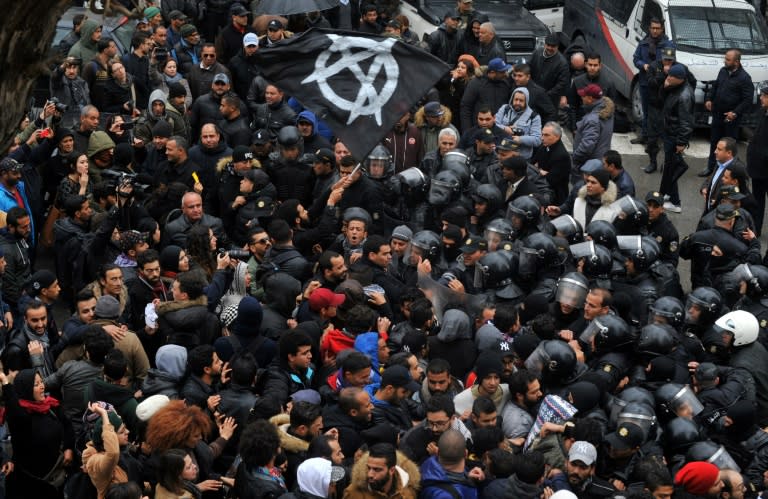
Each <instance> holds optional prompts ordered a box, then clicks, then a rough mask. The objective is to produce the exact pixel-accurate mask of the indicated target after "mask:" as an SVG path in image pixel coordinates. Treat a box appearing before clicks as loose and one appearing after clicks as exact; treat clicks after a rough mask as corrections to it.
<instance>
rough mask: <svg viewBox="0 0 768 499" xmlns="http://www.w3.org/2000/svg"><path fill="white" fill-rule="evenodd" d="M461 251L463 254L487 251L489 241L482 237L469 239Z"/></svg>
mask: <svg viewBox="0 0 768 499" xmlns="http://www.w3.org/2000/svg"><path fill="white" fill-rule="evenodd" d="M460 249H461V252H462V253H474V252H475V251H478V250H483V251H487V250H488V241H486V240H485V239H483V238H481V237H468V238H467V239H466V240H464V245H462V247H461V248H460Z"/></svg>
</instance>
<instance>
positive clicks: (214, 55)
mask: <svg viewBox="0 0 768 499" xmlns="http://www.w3.org/2000/svg"><path fill="white" fill-rule="evenodd" d="M203 57H205V58H206V59H208V58H209V57H216V54H203Z"/></svg>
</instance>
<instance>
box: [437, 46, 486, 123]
mask: <svg viewBox="0 0 768 499" xmlns="http://www.w3.org/2000/svg"><path fill="white" fill-rule="evenodd" d="M478 71H479V69H478V64H477V60H476V59H475V58H474V57H472V56H471V55H469V54H464V55H462V56H461V57H459V62H457V63H456V67H455V68H454V69H453V70H452V71H451V83H450V84H449V85H448V88H447V89H446V91H445V92H444V95H442V96H441V97H440V101H441V102H442V103H443V104H445V105H446V106H448V108H449V109H450V110H451V112H452V113H453V116H452V118H451V123H452V124H453V126H455V127H459V126H460V124H461V109H460V108H461V98H462V97H463V96H464V90H466V88H467V85H468V84H469V82H470V80H472V78H474V77H476V76H477V75H478Z"/></svg>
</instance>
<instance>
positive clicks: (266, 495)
mask: <svg viewBox="0 0 768 499" xmlns="http://www.w3.org/2000/svg"><path fill="white" fill-rule="evenodd" d="M286 492H288V491H287V490H286V489H285V488H283V487H282V486H281V485H280V484H279V483H277V482H276V481H274V480H272V479H271V478H270V477H268V476H264V475H261V474H258V473H255V472H254V470H250V469H248V467H247V466H246V465H245V463H240V466H238V467H237V473H236V474H235V497H237V498H238V499H277V498H278V497H280V496H281V495H283V494H285V493H286Z"/></svg>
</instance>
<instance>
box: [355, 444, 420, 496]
mask: <svg viewBox="0 0 768 499" xmlns="http://www.w3.org/2000/svg"><path fill="white" fill-rule="evenodd" d="M367 466H368V453H367V452H366V453H365V454H363V456H362V457H361V458H360V459H359V460H358V461H357V462H356V463H355V465H354V467H353V468H352V481H351V483H350V484H349V489H351V490H350V491H355V492H357V493H363V494H376V493H374V492H372V491H370V490H369V489H368V479H367V473H368V468H367ZM396 469H397V492H398V493H399V492H401V491H402V490H403V489H405V488H411V489H412V490H413V491H414V493H415V492H416V491H418V490H419V487H420V483H421V473H420V472H419V467H418V466H416V463H414V462H413V461H411V460H410V459H408V458H407V457H405V454H403V453H402V452H400V451H397V467H396ZM376 495H381V494H376ZM393 495H395V494H390V496H393ZM382 497H383V495H382Z"/></svg>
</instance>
